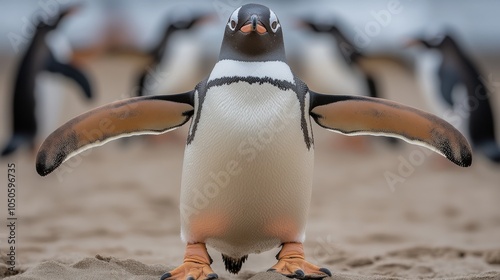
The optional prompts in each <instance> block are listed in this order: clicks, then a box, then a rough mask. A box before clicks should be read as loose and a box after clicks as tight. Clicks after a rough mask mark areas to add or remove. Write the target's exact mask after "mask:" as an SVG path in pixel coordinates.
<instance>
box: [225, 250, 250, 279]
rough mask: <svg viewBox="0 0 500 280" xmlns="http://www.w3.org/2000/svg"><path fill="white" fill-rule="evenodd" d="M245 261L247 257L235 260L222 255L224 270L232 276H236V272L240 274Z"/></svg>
mask: <svg viewBox="0 0 500 280" xmlns="http://www.w3.org/2000/svg"><path fill="white" fill-rule="evenodd" d="M247 259H248V255H246V256H243V257H241V258H236V259H235V258H231V257H228V256H226V255H224V254H222V260H223V261H224V266H225V267H226V270H227V271H229V272H230V273H233V274H238V272H240V270H241V266H242V265H243V263H244V262H245V261H246V260H247Z"/></svg>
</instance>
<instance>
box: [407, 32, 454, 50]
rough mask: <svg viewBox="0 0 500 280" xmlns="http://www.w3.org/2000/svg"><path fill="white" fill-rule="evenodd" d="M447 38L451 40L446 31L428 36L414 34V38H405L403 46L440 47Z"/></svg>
mask: <svg viewBox="0 0 500 280" xmlns="http://www.w3.org/2000/svg"><path fill="white" fill-rule="evenodd" d="M448 40H452V39H451V36H450V35H449V34H448V33H445V32H440V33H436V34H432V35H428V36H415V37H414V38H412V39H410V40H407V41H406V43H405V46H406V47H423V48H425V49H438V48H441V47H442V46H443V44H444V43H445V42H446V41H448Z"/></svg>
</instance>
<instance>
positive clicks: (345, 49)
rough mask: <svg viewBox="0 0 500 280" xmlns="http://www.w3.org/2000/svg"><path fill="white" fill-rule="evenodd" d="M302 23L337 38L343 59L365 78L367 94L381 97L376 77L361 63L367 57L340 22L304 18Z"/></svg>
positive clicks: (336, 42) (313, 29)
mask: <svg viewBox="0 0 500 280" xmlns="http://www.w3.org/2000/svg"><path fill="white" fill-rule="evenodd" d="M301 24H302V25H305V26H307V27H309V28H310V30H312V31H314V32H316V33H326V34H330V35H332V37H333V38H334V39H335V45H336V48H337V52H338V53H340V56H341V57H342V61H344V62H345V64H346V65H347V66H348V67H349V68H351V69H352V71H354V72H357V73H358V75H360V76H361V77H362V79H363V80H364V81H363V83H365V85H366V88H367V95H368V96H370V97H381V96H380V94H379V93H378V91H377V84H376V82H375V79H374V78H373V76H372V75H371V74H370V73H368V72H367V71H366V70H365V69H364V68H363V66H362V64H361V61H362V60H363V59H365V58H366V56H365V55H364V54H363V53H361V52H360V51H359V50H358V49H357V48H356V46H355V45H354V44H353V43H352V42H351V40H349V39H348V38H347V37H346V36H345V33H344V32H343V31H341V28H339V25H338V24H317V23H314V22H313V21H311V20H308V19H302V21H301Z"/></svg>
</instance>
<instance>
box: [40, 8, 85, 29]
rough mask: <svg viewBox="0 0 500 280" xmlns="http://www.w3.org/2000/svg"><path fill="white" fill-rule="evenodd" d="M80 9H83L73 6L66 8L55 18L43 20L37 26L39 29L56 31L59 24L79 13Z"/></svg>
mask: <svg viewBox="0 0 500 280" xmlns="http://www.w3.org/2000/svg"><path fill="white" fill-rule="evenodd" d="M80 8H81V6H80V5H72V6H68V7H64V8H62V9H61V10H60V11H59V13H58V14H56V15H55V16H54V17H52V18H49V19H48V20H41V21H40V22H39V23H38V25H37V29H45V30H54V29H56V28H57V26H58V25H59V23H60V22H61V21H62V20H63V19H64V18H65V17H67V16H68V15H70V14H73V13H75V12H77V11H78V10H79V9H80Z"/></svg>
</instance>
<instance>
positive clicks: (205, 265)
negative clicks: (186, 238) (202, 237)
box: [160, 243, 219, 280]
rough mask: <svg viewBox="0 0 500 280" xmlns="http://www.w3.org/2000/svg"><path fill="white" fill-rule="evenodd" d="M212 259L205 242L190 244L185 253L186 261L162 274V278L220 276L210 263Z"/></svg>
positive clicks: (191, 279)
mask: <svg viewBox="0 0 500 280" xmlns="http://www.w3.org/2000/svg"><path fill="white" fill-rule="evenodd" d="M211 263H212V259H211V258H210V256H209V255H208V252H207V248H206V247H205V244H204V243H195V244H188V245H187V246H186V253H185V255H184V263H183V264H182V265H180V266H179V267H177V268H176V269H174V270H172V271H169V272H167V273H165V274H163V275H162V276H161V278H160V279H161V280H165V279H176V280H201V279H203V280H211V279H217V278H219V276H218V275H217V274H215V273H214V271H213V270H212V268H211V267H210V264H211Z"/></svg>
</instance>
